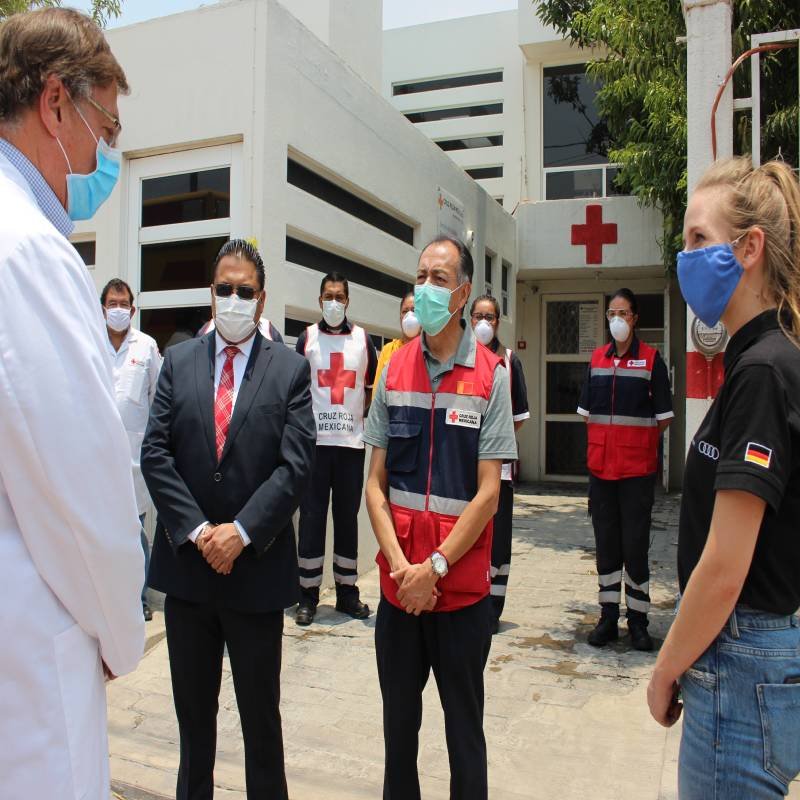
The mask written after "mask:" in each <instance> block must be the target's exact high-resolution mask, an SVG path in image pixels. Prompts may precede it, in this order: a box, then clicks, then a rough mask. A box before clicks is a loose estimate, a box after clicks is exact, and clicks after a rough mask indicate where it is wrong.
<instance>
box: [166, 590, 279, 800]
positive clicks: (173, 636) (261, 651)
mask: <svg viewBox="0 0 800 800" xmlns="http://www.w3.org/2000/svg"><path fill="white" fill-rule="evenodd" d="M164 621H165V622H166V628H167V646H168V649H169V665H170V672H171V674H172V694H173V697H174V700H175V711H176V714H177V716H178V728H179V730H180V739H181V745H180V756H181V759H180V767H179V768H178V787H177V790H176V798H177V800H209V799H210V798H212V797H213V796H214V760H215V756H216V747H217V710H218V709H219V688H220V682H221V679H222V654H223V648H224V646H225V645H227V647H228V656H229V658H230V663H231V673H232V676H233V686H234V689H235V691H236V703H237V705H238V706H239V717H240V718H241V723H242V735H243V737H244V758H245V778H246V782H247V797H248V798H250V800H287V799H288V797H289V795H288V792H287V789H286V774H285V771H284V760H283V733H282V730H281V715H280V710H279V705H280V672H281V635H282V632H283V612H282V611H270V612H266V613H261V614H247V613H243V612H240V611H231V610H227V609H217V608H214V607H212V606H209V605H206V604H199V603H188V602H186V601H184V600H179V599H177V598H175V597H170V596H169V595H167V597H166V599H165V601H164Z"/></svg>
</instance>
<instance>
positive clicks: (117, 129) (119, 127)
mask: <svg viewBox="0 0 800 800" xmlns="http://www.w3.org/2000/svg"><path fill="white" fill-rule="evenodd" d="M86 102H87V103H88V104H89V105H90V106H92V107H94V108H96V109H97V110H98V111H99V112H100V113H101V114H102V115H103V116H104V117H107V118H108V120H109V121H110V122H111V124H112V125H113V126H114V133H113V134H112V135H111V141H110V142H109V143H108V144H109V147H114V146H116V144H117V139H119V135H120V133H122V123H121V122H120V121H119V117H115V116H114V115H113V114H112V113H111V112H110V111H109V110H108V109H106V108H103V106H101V105H100V103H98V102H97V100H95V99H94V98H93V97H87V98H86Z"/></svg>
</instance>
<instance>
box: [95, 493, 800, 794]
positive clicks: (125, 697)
mask: <svg viewBox="0 0 800 800" xmlns="http://www.w3.org/2000/svg"><path fill="white" fill-rule="evenodd" d="M584 494H585V493H584V492H583V491H579V490H571V489H564V488H560V489H549V488H542V487H540V486H539V487H535V488H534V487H529V488H525V487H523V488H522V489H521V490H520V491H519V492H518V493H517V497H516V508H515V517H514V551H513V557H512V565H511V576H510V581H509V592H508V599H507V603H506V611H505V614H504V617H503V623H502V626H501V630H500V633H499V634H498V635H497V636H495V637H494V641H493V645H492V651H491V654H490V657H489V663H488V665H487V669H486V716H485V731H486V738H487V744H488V750H489V796H490V797H491V798H492V800H523V798H524V799H525V800H538V799H539V798H541V799H542V800H549V799H550V798H560V799H561V798H563V799H564V800H569V799H570V798H575V800H583V798H592V800H606V798H607V799H608V800H612V799H613V800H625V799H626V798H630V799H631V800H672V798H677V783H676V766H677V764H676V761H677V754H678V744H679V737H680V726H679V725H678V726H676V727H675V728H673V729H671V730H669V731H666V730H664V729H663V728H661V727H659V726H658V725H656V723H655V722H653V721H652V720H651V719H650V716H649V714H648V711H647V704H646V701H645V689H646V686H647V681H648V679H649V673H650V671H651V669H652V665H653V663H654V660H655V655H654V654H650V653H637V652H635V651H632V650H630V648H629V641H628V637H627V636H623V637H622V638H621V639H620V641H619V642H618V643H617V644H616V645H614V646H613V647H610V648H607V649H603V650H597V649H594V648H591V647H589V646H588V645H587V644H586V641H585V640H586V634H587V633H588V631H589V630H590V629H591V627H592V625H593V624H594V621H595V618H596V613H597V609H596V590H597V589H596V578H595V570H594V555H593V551H594V545H593V536H592V529H591V524H590V521H589V519H588V517H587V515H586V500H585V497H584ZM677 508H678V500H677V498H675V497H665V496H662V497H659V498H658V499H657V501H656V507H655V510H654V517H653V528H652V531H653V543H652V548H651V567H652V576H651V582H650V585H651V591H652V598H653V603H654V608H653V613H652V616H651V632H652V634H653V636H654V638H656V639H657V640H658V642H659V643H660V641H661V640H663V637H664V635H665V633H666V631H667V628H668V626H669V623H670V619H671V613H672V608H673V604H674V598H675V592H676V579H675V545H676V539H677ZM364 566H367V565H364ZM360 585H361V591H362V598H363V599H365V600H366V601H367V602H368V603H369V604H370V606H371V608H373V609H374V608H375V607H376V605H377V600H378V581H377V574H376V571H375V570H374V569H373V570H371V571H370V572H368V573H367V574H365V575H364V576H363V577H362V579H361V581H360ZM332 606H333V599H332V597H328V598H327V599H326V598H325V597H324V596H323V600H322V604H321V606H320V613H319V615H318V617H317V620H316V621H315V623H314V624H313V625H312V626H311V627H309V628H305V629H301V628H298V627H296V626H295V624H294V621H293V618H292V616H291V614H289V613H287V617H286V628H285V634H284V649H283V673H282V686H283V696H282V703H281V710H282V715H283V730H284V740H285V746H286V769H287V777H288V782H289V791H290V796H291V797H292V798H293V800H360V798H373V799H374V798H379V797H380V796H381V784H382V772H383V738H382V724H381V703H380V693H379V689H378V680H377V673H376V668H375V657H374V648H373V626H374V617H372V618H370V619H369V620H368V621H366V622H358V621H355V620H350V619H349V618H346V617H344V616H342V615H340V614H337V613H336V612H335V611H334V610H333V607H332ZM149 625H150V628H149V631H150V639H149V643H150V645H151V649H150V651H149V652H148V654H147V655H146V656H145V658H144V659H143V661H142V663H141V665H140V667H139V669H138V670H137V671H136V672H135V673H133V674H132V675H128V676H125V677H124V678H121V679H118V680H116V681H114V682H113V683H112V684H110V685H109V688H108V701H109V737H110V750H111V774H112V779H113V789H114V791H115V793H116V796H117V797H120V798H125V800H153V798H163V797H170V796H172V797H174V796H175V795H174V791H175V775H176V770H177V765H178V731H177V724H176V721H175V714H174V710H173V705H172V697H171V690H170V677H169V663H168V658H167V649H166V642H165V641H163V640H161V636H162V635H163V634H162V631H163V624H162V621H161V620H160V614H157V615H156V619H155V620H154V621H153V622H152V623H149ZM621 630H624V625H623V626H622V628H621ZM218 723H219V740H218V756H217V764H216V770H215V781H216V786H217V792H216V794H215V797H218V798H223V799H224V800H233V799H234V798H236V799H237V800H238V799H239V798H242V799H243V798H245V796H246V795H245V792H244V764H243V748H242V738H241V732H240V729H239V718H238V713H237V709H236V702H235V698H234V692H233V684H232V681H231V675H230V670H229V669H228V668H227V664H226V668H225V671H224V673H223V680H222V691H221V697H220V713H219V720H218ZM419 771H420V780H421V784H422V794H423V797H424V798H426V800H446V798H447V797H448V796H449V792H448V780H449V767H448V760H447V750H446V747H445V741H444V724H443V717H442V712H441V707H440V705H439V701H438V696H437V693H436V685H435V682H434V681H433V679H432V678H431V680H430V682H429V684H428V687H427V688H426V691H425V712H424V719H423V726H422V732H421V737H420V758H419ZM790 796H792V797H795V798H800V792H796V793H795V792H793V793H792V795H790Z"/></svg>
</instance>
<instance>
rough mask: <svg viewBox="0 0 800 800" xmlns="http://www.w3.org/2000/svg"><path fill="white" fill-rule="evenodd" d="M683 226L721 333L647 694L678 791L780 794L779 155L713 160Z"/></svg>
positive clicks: (796, 285)
mask: <svg viewBox="0 0 800 800" xmlns="http://www.w3.org/2000/svg"><path fill="white" fill-rule="evenodd" d="M684 239H685V248H686V249H685V250H684V251H683V252H682V253H680V254H679V256H678V278H679V281H680V285H681V291H682V292H683V296H684V298H685V299H686V302H687V303H688V305H689V306H690V307H691V308H692V310H693V311H694V313H695V314H696V315H697V316H698V317H699V318H700V319H701V320H702V321H703V322H704V323H706V324H707V325H715V324H716V323H717V322H718V321H719V320H720V319H721V320H722V321H723V322H724V323H725V326H726V328H727V329H728V332H729V333H730V335H731V340H730V343H729V344H728V348H727V352H726V353H725V382H724V384H723V385H722V387H721V389H720V392H719V395H718V396H717V398H716V400H715V401H714V403H713V405H712V406H711V409H710V410H709V412H708V414H707V415H706V418H705V419H704V420H703V422H702V424H701V425H700V428H699V429H698V431H697V433H696V434H695V437H694V439H693V441H692V445H691V447H690V450H689V454H688V456H687V461H686V474H685V479H684V494H683V503H682V507H681V519H680V535H679V543H678V573H679V580H680V588H681V592H682V598H681V603H680V610H679V612H678V615H677V618H676V620H675V622H674V624H673V626H672V629H671V630H670V632H669V635H668V636H667V639H666V641H665V643H664V646H663V647H662V649H661V652H660V653H659V656H658V660H657V662H656V667H655V671H654V673H653V677H652V679H651V681H650V686H649V688H648V702H649V704H650V711H651V713H652V715H653V717H654V718H655V719H656V720H657V721H658V722H659V723H661V724H662V725H665V726H669V725H672V724H674V723H675V722H676V720H677V719H678V717H679V716H680V713H681V708H683V710H684V712H685V713H684V722H683V735H682V740H681V750H680V759H679V785H680V797H681V800H693V799H694V798H698V800H699V799H700V798H702V799H703V800H709V799H710V798H748V800H761V798H774V797H783V796H785V795H786V793H787V791H788V784H789V783H790V782H791V780H792V779H793V778H794V777H795V775H796V774H797V773H798V771H800V628H798V620H797V617H796V616H795V612H796V611H797V608H798V606H800V527H799V526H800V349H799V345H800V342H799V341H798V335H800V188H798V183H797V179H796V177H795V176H794V175H793V173H792V172H791V170H790V169H789V168H788V167H787V166H786V165H785V164H783V163H777V162H770V163H767V164H764V165H763V166H761V167H758V168H755V169H754V168H753V167H752V166H751V164H750V162H749V160H745V159H732V160H728V161H724V162H720V163H717V164H715V165H714V166H712V167H711V168H710V169H709V171H708V172H707V173H706V174H705V175H704V176H703V178H702V180H701V182H700V184H699V186H698V187H697V189H696V190H695V192H694V194H693V195H692V199H691V201H690V203H689V206H688V208H687V211H686V218H685V221H684ZM679 687H680V688H679ZM679 697H680V699H681V700H682V704H681V702H680V700H679V699H678V698H679Z"/></svg>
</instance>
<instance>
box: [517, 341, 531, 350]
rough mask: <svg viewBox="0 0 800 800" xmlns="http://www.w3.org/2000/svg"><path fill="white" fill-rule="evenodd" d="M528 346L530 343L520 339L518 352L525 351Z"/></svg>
mask: <svg viewBox="0 0 800 800" xmlns="http://www.w3.org/2000/svg"><path fill="white" fill-rule="evenodd" d="M527 346H528V343H527V342H526V341H525V340H524V339H520V340H519V341H518V342H517V350H524V349H525V348H526V347H527Z"/></svg>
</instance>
